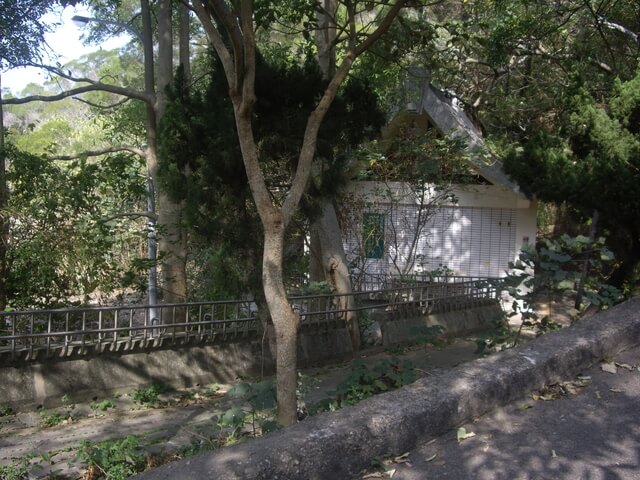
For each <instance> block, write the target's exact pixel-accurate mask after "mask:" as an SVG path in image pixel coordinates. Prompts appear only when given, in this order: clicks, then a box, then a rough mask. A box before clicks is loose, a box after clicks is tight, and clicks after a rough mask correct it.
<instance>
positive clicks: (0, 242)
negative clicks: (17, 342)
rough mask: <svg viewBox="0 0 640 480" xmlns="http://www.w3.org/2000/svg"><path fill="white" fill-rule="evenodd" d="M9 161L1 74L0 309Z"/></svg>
mask: <svg viewBox="0 0 640 480" xmlns="http://www.w3.org/2000/svg"><path fill="white" fill-rule="evenodd" d="M6 168H7V162H6V155H5V152H4V111H3V109H2V75H1V74H0V310H4V309H5V307H6V306H7V278H8V272H7V245H8V241H9V218H8V211H7V201H8V196H9V191H8V189H7V174H6Z"/></svg>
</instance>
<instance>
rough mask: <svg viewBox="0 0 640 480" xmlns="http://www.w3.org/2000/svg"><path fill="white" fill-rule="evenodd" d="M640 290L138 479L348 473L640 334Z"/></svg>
mask: <svg viewBox="0 0 640 480" xmlns="http://www.w3.org/2000/svg"><path fill="white" fill-rule="evenodd" d="M639 311H640V297H638V298H635V299H632V300H630V301H628V302H625V303H624V304H621V305H619V306H617V307H615V308H613V309H610V310H607V311H605V312H602V313H600V314H597V315H594V316H593V317H591V318H589V319H586V320H583V321H581V322H580V323H579V324H577V325H576V326H574V327H572V328H570V329H565V330H561V331H559V332H556V333H553V334H549V335H546V336H543V337H540V338H538V339H536V340H534V341H532V342H530V343H529V344H527V345H525V346H523V347H521V348H518V349H513V350H510V351H506V352H502V353H500V354H497V355H493V356H491V357H488V358H485V359H479V360H477V361H474V362H472V363H470V364H466V365H464V366H461V367H458V368H456V369H453V370H451V371H450V372H448V373H446V374H444V375H442V376H439V377H435V378H429V377H426V378H423V379H421V380H419V381H417V382H415V383H414V384H412V385H409V386H407V387H404V388H402V389H400V390H397V391H394V392H390V393H386V394H383V395H378V396H376V397H373V398H370V399H368V400H365V401H363V402H361V403H360V404H358V405H356V406H355V407H350V408H345V409H342V410H339V411H337V412H333V413H327V414H322V415H319V416H317V417H313V418H310V419H307V420H305V421H304V422H302V423H300V424H298V425H295V426H293V427H290V428H287V429H284V430H280V431H278V432H275V433H273V434H270V435H267V436H265V437H262V438H260V439H257V440H253V441H250V442H246V443H243V444H240V445H236V446H233V447H229V448H225V449H222V450H219V451H216V452H213V453H207V454H202V455H198V456H195V457H192V458H189V459H186V460H183V461H179V462H175V463H171V464H167V465H165V466H162V467H160V468H157V469H155V470H151V471H149V472H146V473H144V474H141V475H139V476H137V477H135V478H140V479H145V480H158V479H174V480H176V479H191V478H201V479H206V478H211V479H225V480H226V479H265V480H267V479H287V480H289V479H305V480H307V479H318V480H321V479H326V478H332V479H350V478H354V477H356V476H357V475H358V473H359V472H361V471H362V470H363V469H365V468H367V467H369V466H370V464H371V459H372V458H375V457H377V456H384V455H387V454H390V453H396V454H398V453H404V452H406V451H409V450H411V449H413V448H414V447H415V446H416V445H418V444H419V443H422V442H425V441H428V440H429V439H431V438H434V437H436V436H438V435H441V434H443V433H445V432H446V431H448V430H450V429H452V428H454V427H456V426H458V425H460V424H462V423H465V422H467V421H469V420H471V419H472V418H474V417H477V416H479V415H482V414H484V413H487V412H488V411H490V410H492V409H494V408H495V407H497V406H499V405H504V404H506V403H509V402H511V401H513V400H516V399H518V398H521V397H523V396H525V395H526V394H527V393H528V392H529V391H531V390H533V389H537V388H540V387H541V386H542V385H545V384H550V383H554V382H557V381H559V380H561V379H568V378H571V377H572V376H574V375H575V374H577V373H579V372H580V371H581V370H583V369H586V368H588V367H589V366H591V365H592V364H594V363H595V362H597V361H598V360H600V359H602V358H604V357H608V356H612V355H614V354H615V353H617V352H619V351H622V350H624V349H626V348H629V347H632V346H634V345H637V344H639V343H640V314H639V313H638V312H639Z"/></svg>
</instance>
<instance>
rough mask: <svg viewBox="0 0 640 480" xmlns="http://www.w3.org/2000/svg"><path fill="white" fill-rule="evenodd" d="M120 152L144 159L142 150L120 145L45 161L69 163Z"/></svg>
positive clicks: (144, 155) (50, 158)
mask: <svg viewBox="0 0 640 480" xmlns="http://www.w3.org/2000/svg"><path fill="white" fill-rule="evenodd" d="M120 152H129V153H133V154H135V155H138V156H139V157H142V158H145V157H146V153H145V152H144V150H142V149H140V148H136V147H131V146H129V145H122V146H119V147H108V148H104V149H102V150H90V151H87V152H80V153H76V154H74V155H59V156H55V157H47V159H49V160H63V161H69V160H78V159H79V158H84V157H99V156H100V155H105V154H107V153H120Z"/></svg>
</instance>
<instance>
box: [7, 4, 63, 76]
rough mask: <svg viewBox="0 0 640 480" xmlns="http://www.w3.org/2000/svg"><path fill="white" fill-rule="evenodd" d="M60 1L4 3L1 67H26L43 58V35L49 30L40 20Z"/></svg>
mask: <svg viewBox="0 0 640 480" xmlns="http://www.w3.org/2000/svg"><path fill="white" fill-rule="evenodd" d="M58 3H61V4H63V5H64V4H66V3H67V2H58V1H39V0H26V1H25V0H20V1H18V0H7V1H4V2H3V3H2V16H0V31H1V32H2V35H1V36H0V68H3V67H5V66H6V65H7V64H8V65H12V66H19V65H23V64H25V63H28V62H32V61H36V60H37V59H39V58H40V56H41V54H42V52H41V46H42V44H44V43H45V40H44V34H45V33H46V32H47V31H49V27H48V26H47V25H46V24H44V23H42V22H41V20H40V19H41V17H42V16H43V15H44V14H45V13H47V12H48V11H49V10H52V9H53V6H55V5H56V4H58Z"/></svg>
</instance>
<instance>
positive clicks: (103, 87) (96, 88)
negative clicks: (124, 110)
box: [2, 82, 153, 105]
mask: <svg viewBox="0 0 640 480" xmlns="http://www.w3.org/2000/svg"><path fill="white" fill-rule="evenodd" d="M100 91H101V92H109V93H114V94H116V95H122V96H124V97H128V98H134V99H136V100H141V101H143V102H146V103H152V102H153V98H151V97H150V96H149V95H146V94H145V93H143V92H139V91H137V90H131V89H129V88H124V87H118V86H116V85H107V84H104V83H99V82H96V83H93V84H92V85H85V86H84V87H77V88H72V89H71V90H66V91H64V92H61V93H58V94H55V95H30V96H28V97H23V98H7V99H3V100H2V104H3V105H22V104H25V103H30V102H57V101H59V100H64V99H65V98H69V97H73V96H74V95H80V94H81V93H86V92H100Z"/></svg>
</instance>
